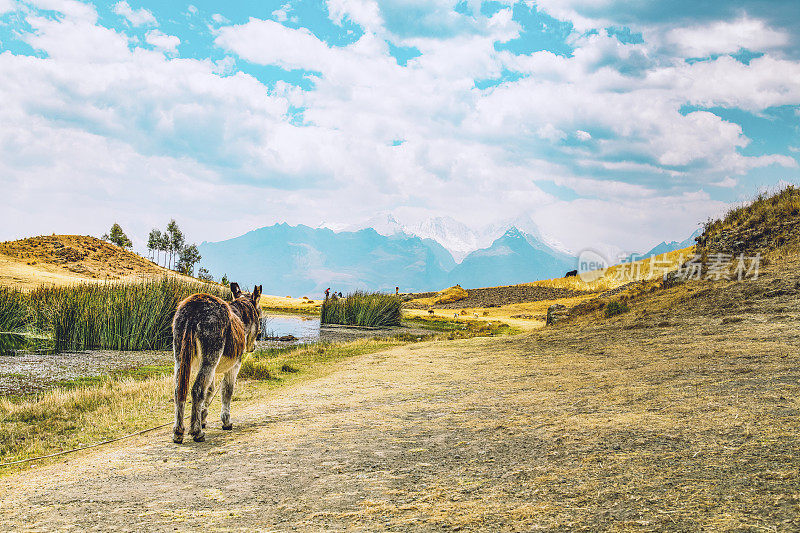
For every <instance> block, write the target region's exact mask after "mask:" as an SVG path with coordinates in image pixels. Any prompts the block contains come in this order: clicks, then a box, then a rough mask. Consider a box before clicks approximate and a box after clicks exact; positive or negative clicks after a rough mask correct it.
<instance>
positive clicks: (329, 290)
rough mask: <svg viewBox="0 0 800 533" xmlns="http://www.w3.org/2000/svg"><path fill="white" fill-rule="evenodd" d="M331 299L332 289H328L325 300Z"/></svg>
mask: <svg viewBox="0 0 800 533" xmlns="http://www.w3.org/2000/svg"><path fill="white" fill-rule="evenodd" d="M330 297H331V288H330V287H328V288H327V289H325V299H326V300H327V299H328V298H330Z"/></svg>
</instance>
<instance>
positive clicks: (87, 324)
mask: <svg viewBox="0 0 800 533" xmlns="http://www.w3.org/2000/svg"><path fill="white" fill-rule="evenodd" d="M196 292H208V293H211V294H214V295H215V296H219V297H221V298H224V299H230V290H229V289H227V288H226V287H222V286H220V285H216V284H201V283H192V282H187V281H183V280H179V279H175V278H170V277H164V278H162V279H153V280H147V281H141V282H136V283H123V282H108V283H103V284H79V285H73V286H69V287H40V288H38V289H36V290H34V291H33V292H31V293H30V295H29V302H30V307H31V315H32V323H33V325H34V327H35V328H36V329H38V330H40V331H45V332H48V333H50V334H51V335H52V338H53V344H54V348H55V349H56V350H57V351H65V350H86V349H93V348H106V349H113V350H161V349H167V348H169V347H170V346H171V343H172V332H171V324H172V317H173V315H174V314H175V310H176V309H177V307H178V303H180V301H181V300H183V299H184V298H186V297H187V296H189V295H191V294H194V293H196Z"/></svg>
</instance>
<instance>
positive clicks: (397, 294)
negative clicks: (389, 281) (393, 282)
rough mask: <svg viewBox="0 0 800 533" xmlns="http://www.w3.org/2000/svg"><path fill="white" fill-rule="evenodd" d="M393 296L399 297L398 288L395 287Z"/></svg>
mask: <svg viewBox="0 0 800 533" xmlns="http://www.w3.org/2000/svg"><path fill="white" fill-rule="evenodd" d="M394 295H395V296H400V287H395V288H394Z"/></svg>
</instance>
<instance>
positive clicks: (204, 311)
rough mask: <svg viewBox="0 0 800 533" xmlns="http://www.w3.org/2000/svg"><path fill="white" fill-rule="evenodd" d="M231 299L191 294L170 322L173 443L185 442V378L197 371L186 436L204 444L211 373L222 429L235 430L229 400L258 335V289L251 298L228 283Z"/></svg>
mask: <svg viewBox="0 0 800 533" xmlns="http://www.w3.org/2000/svg"><path fill="white" fill-rule="evenodd" d="M231 292H233V301H232V302H231V303H227V302H225V301H223V300H220V299H219V298H217V297H216V296H212V295H210V294H204V293H199V294H193V295H191V296H189V297H188V298H186V299H185V300H183V301H182V302H181V303H180V304H178V310H177V311H175V318H174V319H173V321H172V349H173V352H174V354H175V428H174V430H173V436H172V440H173V441H175V442H177V443H178V444H180V443H181V442H183V432H184V427H183V408H184V403H185V402H186V396H187V393H188V389H189V376H190V374H191V372H192V370H197V378H196V379H195V381H194V385H193V386H192V418H191V423H190V425H189V434H190V435H192V437H193V438H194V440H195V442H202V441H204V440H205V434H204V433H203V428H204V427H206V416H207V415H208V405H209V404H210V403H211V400H212V398H213V397H214V374H225V375H224V377H223V379H222V429H233V424H232V423H231V396H233V387H234V385H236V376H237V374H239V369H240V368H241V366H242V355H243V354H244V353H245V352H252V351H253V345H254V344H255V341H256V338H257V337H258V334H259V332H260V331H261V307H259V305H258V300H259V298H261V285H258V286H256V287H255V288H254V289H253V292H252V294H248V293H243V292H242V291H241V289H240V288H239V284H238V283H231Z"/></svg>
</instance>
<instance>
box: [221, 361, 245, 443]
mask: <svg viewBox="0 0 800 533" xmlns="http://www.w3.org/2000/svg"><path fill="white" fill-rule="evenodd" d="M240 368H242V363H241V361H240V362H238V363H236V364H235V365H233V366H232V367H231V369H230V370H228V371H227V372H225V376H224V377H223V378H222V429H226V430H230V429H233V424H232V423H231V398H232V397H233V387H235V386H236V376H238V375H239V369H240Z"/></svg>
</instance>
